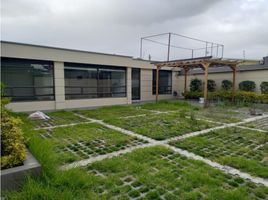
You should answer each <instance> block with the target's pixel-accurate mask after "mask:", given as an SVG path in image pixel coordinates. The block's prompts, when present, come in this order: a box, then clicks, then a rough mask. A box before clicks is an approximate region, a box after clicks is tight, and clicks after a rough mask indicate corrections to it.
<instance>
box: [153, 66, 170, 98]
mask: <svg viewBox="0 0 268 200" xmlns="http://www.w3.org/2000/svg"><path fill="white" fill-rule="evenodd" d="M158 83H159V84H158V94H172V72H171V71H167V70H159V82H158ZM153 94H156V70H153Z"/></svg>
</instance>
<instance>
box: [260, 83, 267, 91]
mask: <svg viewBox="0 0 268 200" xmlns="http://www.w3.org/2000/svg"><path fill="white" fill-rule="evenodd" d="M260 87H261V93H262V94H268V81H263V82H261V85H260Z"/></svg>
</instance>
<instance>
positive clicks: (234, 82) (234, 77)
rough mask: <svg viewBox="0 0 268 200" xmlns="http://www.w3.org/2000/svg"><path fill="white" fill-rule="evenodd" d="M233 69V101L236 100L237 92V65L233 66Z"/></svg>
mask: <svg viewBox="0 0 268 200" xmlns="http://www.w3.org/2000/svg"><path fill="white" fill-rule="evenodd" d="M231 68H232V70H233V85H232V102H234V101H235V93H236V88H235V86H236V65H233V66H231Z"/></svg>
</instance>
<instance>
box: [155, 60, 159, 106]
mask: <svg viewBox="0 0 268 200" xmlns="http://www.w3.org/2000/svg"><path fill="white" fill-rule="evenodd" d="M159 69H160V66H159V65H157V66H156V83H155V101H158V88H159Z"/></svg>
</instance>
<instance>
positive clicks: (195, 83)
mask: <svg viewBox="0 0 268 200" xmlns="http://www.w3.org/2000/svg"><path fill="white" fill-rule="evenodd" d="M190 91H191V92H201V91H202V81H201V80H200V79H197V78H195V79H192V80H191V83H190Z"/></svg>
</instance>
